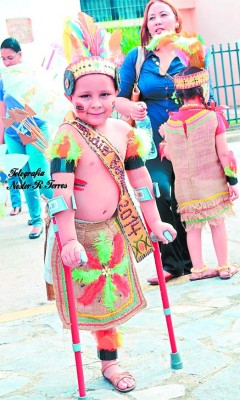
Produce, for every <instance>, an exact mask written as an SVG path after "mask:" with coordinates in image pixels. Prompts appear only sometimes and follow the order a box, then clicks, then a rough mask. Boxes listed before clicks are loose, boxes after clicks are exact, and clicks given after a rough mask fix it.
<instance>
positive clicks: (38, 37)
mask: <svg viewBox="0 0 240 400" xmlns="http://www.w3.org/2000/svg"><path fill="white" fill-rule="evenodd" d="M78 11H80V2H79V0H39V1H37V0H0V42H2V41H3V40H4V39H6V38H7V37H9V34H8V32H7V27H6V19H7V18H23V17H24V18H30V19H31V21H32V29H33V37H34V41H33V42H32V43H30V44H21V47H22V50H23V57H24V59H26V60H29V61H32V62H33V61H36V63H40V64H41V63H42V61H43V59H44V57H45V60H46V58H49V57H50V54H51V52H52V48H51V46H50V45H51V44H52V43H59V44H62V31H63V21H64V18H65V17H67V16H72V15H75V14H76V13H77V12H78Z"/></svg>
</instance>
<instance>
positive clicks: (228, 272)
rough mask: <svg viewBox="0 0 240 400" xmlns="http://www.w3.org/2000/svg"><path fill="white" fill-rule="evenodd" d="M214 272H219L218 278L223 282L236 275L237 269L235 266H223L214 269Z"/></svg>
mask: <svg viewBox="0 0 240 400" xmlns="http://www.w3.org/2000/svg"><path fill="white" fill-rule="evenodd" d="M216 271H219V278H220V279H223V280H225V279H230V278H231V277H232V276H233V275H235V274H237V272H238V268H237V267H236V266H235V265H223V266H221V267H220V266H218V267H216ZM221 272H222V274H221Z"/></svg>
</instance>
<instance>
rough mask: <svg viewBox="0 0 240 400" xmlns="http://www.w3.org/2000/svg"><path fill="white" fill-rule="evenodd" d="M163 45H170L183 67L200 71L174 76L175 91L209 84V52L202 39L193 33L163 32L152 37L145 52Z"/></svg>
mask: <svg viewBox="0 0 240 400" xmlns="http://www.w3.org/2000/svg"><path fill="white" fill-rule="evenodd" d="M165 44H171V46H172V47H173V49H174V51H175V53H176V55H177V56H178V57H179V58H180V60H181V61H182V63H183V64H184V66H185V67H193V66H194V67H198V68H200V69H202V71H199V72H196V73H194V74H190V75H186V76H181V74H177V75H175V76H174V86H175V89H176V90H185V89H191V88H194V87H197V86H202V85H204V84H207V83H208V82H209V73H208V70H207V68H208V66H209V61H210V51H209V49H208V48H207V47H206V46H204V44H203V39H202V37H201V36H200V35H196V34H195V33H193V34H189V33H187V32H181V33H180V34H178V33H176V32H170V31H165V32H163V33H162V34H161V35H156V36H154V37H153V39H152V40H151V42H150V43H149V45H148V46H146V49H147V50H154V49H156V50H158V49H159V48H160V47H161V46H163V45H165Z"/></svg>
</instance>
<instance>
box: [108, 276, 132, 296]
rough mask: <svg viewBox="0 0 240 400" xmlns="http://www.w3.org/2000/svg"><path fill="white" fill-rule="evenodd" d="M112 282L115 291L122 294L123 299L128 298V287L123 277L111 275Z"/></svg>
mask: <svg viewBox="0 0 240 400" xmlns="http://www.w3.org/2000/svg"><path fill="white" fill-rule="evenodd" d="M112 281H113V283H114V285H115V286H116V288H117V290H118V291H119V292H120V293H121V294H123V296H124V297H126V296H128V294H129V286H128V281H127V278H126V277H125V276H120V275H119V274H113V275H112Z"/></svg>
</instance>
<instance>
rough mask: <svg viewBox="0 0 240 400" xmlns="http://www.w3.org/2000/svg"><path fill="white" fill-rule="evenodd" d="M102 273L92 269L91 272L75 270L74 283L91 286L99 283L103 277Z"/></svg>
mask: <svg viewBox="0 0 240 400" xmlns="http://www.w3.org/2000/svg"><path fill="white" fill-rule="evenodd" d="M101 274H102V271H99V270H96V269H91V270H90V271H85V270H84V269H78V268H74V269H73V270H72V278H73V280H74V282H77V281H79V282H80V283H83V284H84V285H88V284H91V283H92V282H94V281H97V280H98V278H99V277H100V276H101Z"/></svg>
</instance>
